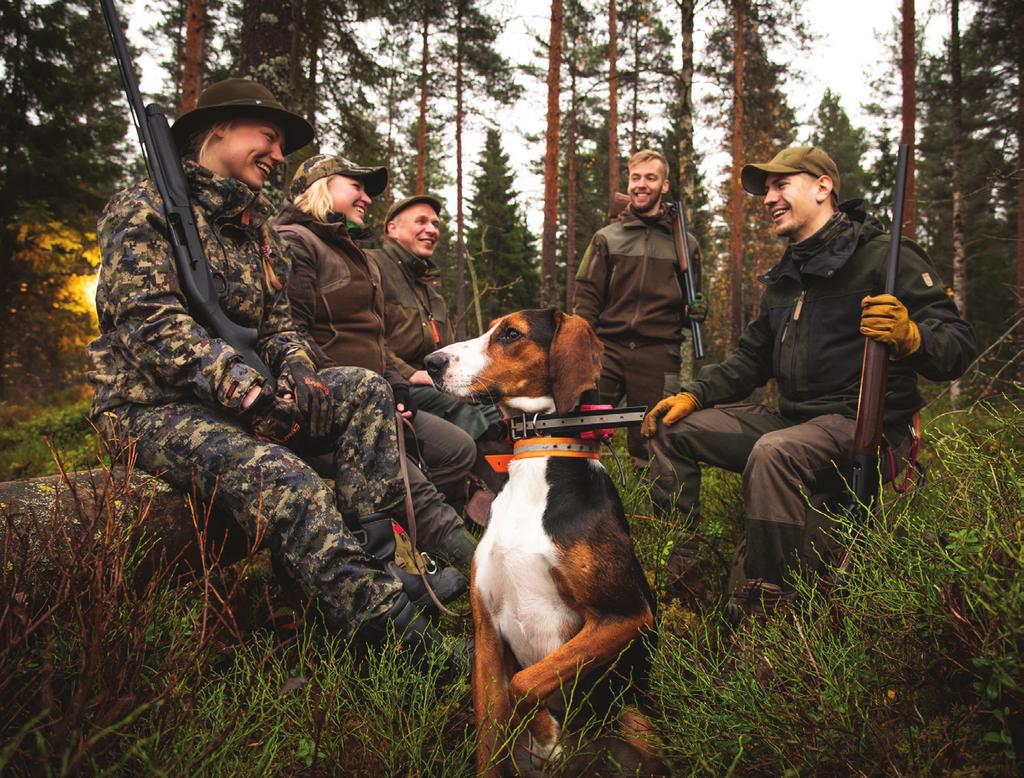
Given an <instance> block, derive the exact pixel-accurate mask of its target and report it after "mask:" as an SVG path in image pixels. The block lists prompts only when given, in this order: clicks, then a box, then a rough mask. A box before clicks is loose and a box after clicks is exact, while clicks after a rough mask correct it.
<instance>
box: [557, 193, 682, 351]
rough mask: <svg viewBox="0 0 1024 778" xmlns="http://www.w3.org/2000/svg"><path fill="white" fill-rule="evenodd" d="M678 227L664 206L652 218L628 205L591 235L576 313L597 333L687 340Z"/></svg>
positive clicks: (578, 275) (579, 278)
mask: <svg viewBox="0 0 1024 778" xmlns="http://www.w3.org/2000/svg"><path fill="white" fill-rule="evenodd" d="M673 229H674V226H673V222H672V219H671V218H670V217H669V215H668V214H667V213H666V212H665V209H664V208H663V209H662V213H661V215H660V216H659V218H657V219H654V220H649V221H645V220H643V219H640V218H639V217H638V216H636V215H634V214H633V212H632V210H631V209H629V208H627V209H626V210H625V211H623V212H622V215H621V216H620V217H619V219H618V220H617V221H615V222H613V223H612V224H609V225H608V226H607V227H604V228H602V229H600V230H598V231H597V233H596V234H595V235H594V237H593V238H592V239H591V241H590V245H589V246H587V250H586V251H585V252H584V254H583V259H581V260H580V267H579V270H578V271H577V273H576V294H575V298H574V300H573V312H574V313H576V314H578V315H579V316H582V317H583V318H584V319H586V320H587V321H588V322H589V323H590V326H591V327H593V328H594V331H595V332H596V333H597V335H598V337H600V338H602V339H607V338H612V339H617V340H635V341H641V342H654V341H662V342H667V343H679V342H680V341H681V340H682V337H683V336H682V330H683V325H684V323H685V322H684V320H683V300H684V294H683V286H682V283H681V280H680V275H679V263H678V261H677V259H676V247H675V237H674V233H673ZM688 237H689V243H690V259H691V262H693V263H694V264H695V265H696V266H699V264H700V247H699V246H698V245H697V239H696V238H694V237H693V235H689V236H688ZM698 290H699V280H698Z"/></svg>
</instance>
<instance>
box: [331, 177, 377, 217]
mask: <svg viewBox="0 0 1024 778" xmlns="http://www.w3.org/2000/svg"><path fill="white" fill-rule="evenodd" d="M327 193H328V194H329V195H330V196H331V210H332V211H334V212H335V213H336V214H338V215H340V216H344V217H345V218H346V219H348V220H349V221H350V222H352V223H353V224H355V225H357V226H359V227H362V226H363V225H364V224H366V209H367V208H369V207H370V203H372V202H373V198H372V197H370V195H368V194H366V189H365V188H363V182H362V181H360V180H359V179H358V178H349V177H348V176H331V178H330V180H329V181H328V182H327Z"/></svg>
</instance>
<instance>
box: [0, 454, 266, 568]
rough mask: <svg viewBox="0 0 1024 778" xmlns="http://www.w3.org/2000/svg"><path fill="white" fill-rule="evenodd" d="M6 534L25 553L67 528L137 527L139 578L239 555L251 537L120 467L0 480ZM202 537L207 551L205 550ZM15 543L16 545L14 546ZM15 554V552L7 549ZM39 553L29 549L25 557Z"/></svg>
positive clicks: (1, 527) (69, 532) (0, 531)
mask: <svg viewBox="0 0 1024 778" xmlns="http://www.w3.org/2000/svg"><path fill="white" fill-rule="evenodd" d="M0 519H2V524H0V540H3V541H4V542H5V544H15V546H16V547H18V548H21V549H22V550H23V551H24V552H31V551H32V550H33V548H34V546H36V545H38V544H39V543H41V542H47V541H46V540H45V539H47V538H53V537H55V535H54V533H55V532H57V533H61V534H63V535H65V536H66V537H67V538H68V539H70V540H72V541H74V540H76V539H84V538H83V535H84V534H87V533H88V534H95V533H101V532H131V533H133V534H134V535H135V536H136V537H137V538H138V540H139V543H140V548H143V549H145V551H146V555H145V558H144V559H141V560H139V562H138V566H137V568H136V580H137V581H145V580H147V579H148V578H149V577H150V575H151V574H152V572H153V571H154V569H156V567H155V566H157V565H163V566H166V565H168V564H173V565H175V567H176V568H178V569H180V570H181V571H182V572H187V571H189V570H201V569H202V566H203V558H204V555H205V559H206V560H207V564H209V562H210V560H212V559H214V558H217V559H219V561H220V562H221V564H226V563H230V562H233V561H237V560H238V559H240V558H241V557H242V556H244V554H245V553H246V550H247V549H246V545H247V544H246V539H245V537H244V535H243V533H242V532H241V531H240V530H239V529H238V527H237V525H235V524H234V523H233V522H232V521H231V520H230V519H225V518H224V517H221V516H219V515H218V514H217V512H216V511H213V512H210V513H208V512H207V511H206V510H205V507H204V506H203V505H201V504H200V503H199V502H198V501H194V500H193V499H192V498H191V497H190V496H189V495H187V494H183V493H182V492H180V491H177V490H175V489H173V488H172V487H171V486H170V485H168V484H167V483H166V482H164V481H161V480H160V479H159V478H155V477H153V476H151V475H149V474H148V473H144V472H142V471H141V470H133V469H130V468H125V467H114V468H112V469H110V470H106V469H94V470H83V471H79V472H72V473H67V474H66V475H53V476H46V477H42V478H33V479H29V480H24V481H7V482H3V483H0ZM198 538H202V539H203V541H204V543H203V546H204V554H201V553H200V548H201V545H200V543H198V542H197V539H198ZM8 548H9V549H10V548H11V547H10V545H8ZM6 556H7V558H8V560H10V558H11V553H10V551H9V552H8V554H7V555H6ZM37 556H38V555H36V554H32V553H27V554H24V558H36V557H37Z"/></svg>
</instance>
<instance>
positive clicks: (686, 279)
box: [672, 202, 704, 359]
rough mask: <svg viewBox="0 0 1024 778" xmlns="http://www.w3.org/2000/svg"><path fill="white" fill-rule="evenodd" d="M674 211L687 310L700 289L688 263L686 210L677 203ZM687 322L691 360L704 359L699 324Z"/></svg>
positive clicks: (674, 231) (674, 223)
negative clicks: (691, 347)
mask: <svg viewBox="0 0 1024 778" xmlns="http://www.w3.org/2000/svg"><path fill="white" fill-rule="evenodd" d="M674 210H675V218H674V219H673V220H672V223H673V225H674V226H673V233H674V234H675V243H676V258H677V259H678V260H679V270H680V271H681V273H682V276H683V294H684V295H685V297H686V307H687V309H689V307H690V305H691V304H692V303H693V300H694V298H695V297H696V296H697V293H698V292H699V291H700V289H699V288H698V286H697V282H696V281H695V280H694V273H693V263H692V262H690V239H689V236H688V235H687V234H686V208H684V207H683V204H682V203H681V202H679V203H676V204H675V208H674ZM687 318H689V317H687ZM689 321H690V336H691V337H690V339H691V341H692V342H693V358H694V359H704V337H703V336H702V335H701V331H700V322H698V321H694V320H693V319H689Z"/></svg>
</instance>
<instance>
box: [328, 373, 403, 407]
mask: <svg viewBox="0 0 1024 778" xmlns="http://www.w3.org/2000/svg"><path fill="white" fill-rule="evenodd" d="M319 376H320V380H321V381H323V382H324V384H326V385H327V387H328V388H329V389H330V390H331V396H332V397H333V398H334V399H335V400H336V401H337V400H351V399H353V397H355V396H365V397H368V398H376V399H380V400H391V399H392V395H391V387H390V385H389V384H388V382H387V380H386V379H385V378H384V376H382V375H381V374H380V373H376V372H374V371H373V370H367V369H366V368H362V367H327V368H324V369H323V370H321V371H320V372H319Z"/></svg>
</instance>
